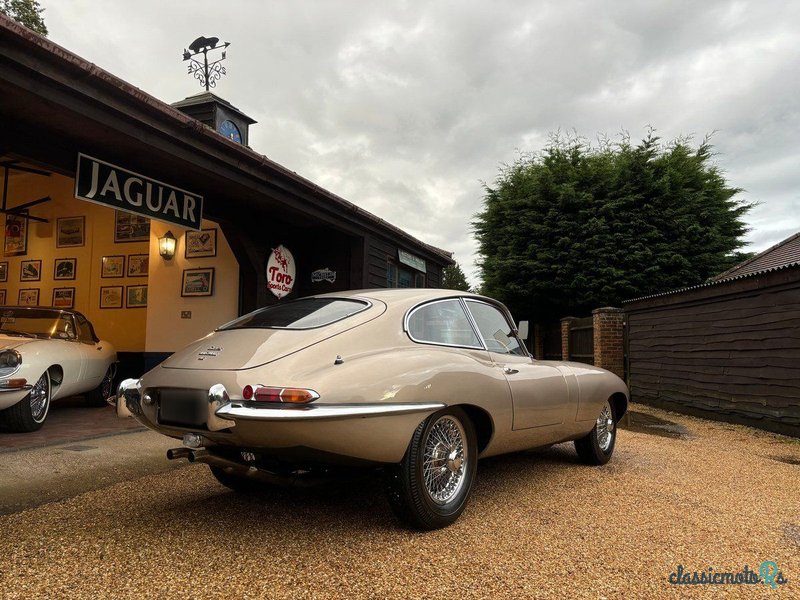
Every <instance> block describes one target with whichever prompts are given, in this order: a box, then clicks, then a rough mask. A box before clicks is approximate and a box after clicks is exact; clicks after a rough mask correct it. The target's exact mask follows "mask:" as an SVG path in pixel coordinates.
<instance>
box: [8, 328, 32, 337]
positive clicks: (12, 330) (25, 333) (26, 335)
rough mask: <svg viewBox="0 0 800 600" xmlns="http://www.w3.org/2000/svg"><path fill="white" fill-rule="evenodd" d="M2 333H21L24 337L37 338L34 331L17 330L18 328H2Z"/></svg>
mask: <svg viewBox="0 0 800 600" xmlns="http://www.w3.org/2000/svg"><path fill="white" fill-rule="evenodd" d="M0 333H7V334H8V335H21V336H22V337H29V338H36V337H38V336H36V335H35V334H33V333H28V332H27V331H17V330H16V329H0Z"/></svg>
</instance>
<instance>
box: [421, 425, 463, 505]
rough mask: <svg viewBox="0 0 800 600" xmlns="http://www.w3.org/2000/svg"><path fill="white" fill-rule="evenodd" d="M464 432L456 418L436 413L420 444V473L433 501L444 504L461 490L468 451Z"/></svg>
mask: <svg viewBox="0 0 800 600" xmlns="http://www.w3.org/2000/svg"><path fill="white" fill-rule="evenodd" d="M466 439H467V434H466V432H465V431H464V427H463V426H462V425H461V423H460V422H459V420H458V419H456V418H453V417H452V416H450V415H444V416H442V417H440V418H439V419H438V420H437V421H436V422H435V423H434V424H433V426H432V427H431V428H430V430H429V431H428V435H427V437H426V438H425V441H424V444H423V448H424V450H423V458H422V476H423V480H424V482H425V489H426V491H427V492H428V495H429V496H430V498H431V500H433V501H434V502H435V503H436V504H446V503H447V502H449V501H450V500H452V499H453V497H455V495H456V494H458V492H459V491H461V487H462V486H463V485H464V480H465V479H466V478H465V476H464V474H465V472H466V469H467V467H468V464H467V461H468V460H469V453H468V450H467V446H466Z"/></svg>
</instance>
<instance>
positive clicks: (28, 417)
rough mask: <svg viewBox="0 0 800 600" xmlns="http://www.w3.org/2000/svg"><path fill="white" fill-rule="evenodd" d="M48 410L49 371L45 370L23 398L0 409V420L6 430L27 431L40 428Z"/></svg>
mask: <svg viewBox="0 0 800 600" xmlns="http://www.w3.org/2000/svg"><path fill="white" fill-rule="evenodd" d="M49 411H50V373H48V372H47V371H45V372H44V373H43V374H42V376H41V377H40V378H39V379H38V381H37V382H36V383H35V384H34V386H33V388H31V391H30V393H29V394H28V395H27V396H25V398H23V399H22V400H21V401H19V402H17V403H16V404H15V405H14V406H10V407H9V408H7V409H5V410H3V411H0V421H2V423H3V424H4V425H5V429H6V430H8V431H12V432H16V433H27V432H29V431H36V430H37V429H41V427H42V425H44V421H45V419H46V418H47V413H48V412H49Z"/></svg>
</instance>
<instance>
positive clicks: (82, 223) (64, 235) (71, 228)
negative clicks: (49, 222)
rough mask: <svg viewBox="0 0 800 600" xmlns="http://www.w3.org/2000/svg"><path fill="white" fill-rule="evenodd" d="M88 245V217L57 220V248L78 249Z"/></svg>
mask: <svg viewBox="0 0 800 600" xmlns="http://www.w3.org/2000/svg"><path fill="white" fill-rule="evenodd" d="M85 243H86V217H61V218H60V219H57V220H56V248H76V247H78V246H83V245H84V244H85Z"/></svg>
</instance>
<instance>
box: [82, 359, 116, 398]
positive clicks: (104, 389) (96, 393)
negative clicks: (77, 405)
mask: <svg viewBox="0 0 800 600" xmlns="http://www.w3.org/2000/svg"><path fill="white" fill-rule="evenodd" d="M113 389H114V365H111V366H110V367H108V371H106V374H105V375H103V379H102V380H101V381H100V385H98V386H97V387H96V388H94V389H93V390H92V391H91V392H89V393H87V394H86V404H87V406H96V407H100V406H107V405H108V403H107V402H106V399H107V398H108V397H109V396H110V395H111V393H112V391H113Z"/></svg>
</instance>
